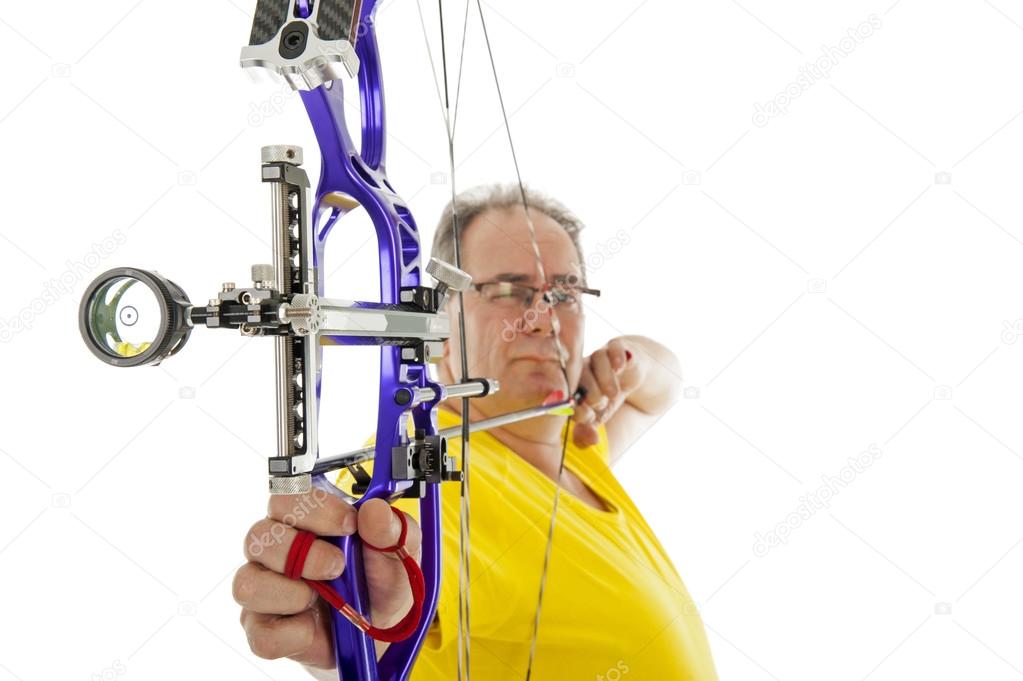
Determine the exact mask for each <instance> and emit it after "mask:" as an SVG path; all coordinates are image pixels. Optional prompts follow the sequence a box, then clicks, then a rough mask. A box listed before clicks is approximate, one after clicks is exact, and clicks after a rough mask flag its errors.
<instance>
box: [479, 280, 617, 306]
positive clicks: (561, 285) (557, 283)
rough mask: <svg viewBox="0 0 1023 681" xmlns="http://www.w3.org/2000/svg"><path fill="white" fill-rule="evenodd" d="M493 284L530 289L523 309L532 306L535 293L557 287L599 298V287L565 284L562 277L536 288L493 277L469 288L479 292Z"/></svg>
mask: <svg viewBox="0 0 1023 681" xmlns="http://www.w3.org/2000/svg"><path fill="white" fill-rule="evenodd" d="M494 284H507V285H508V286H518V287H519V288H522V289H529V290H531V291H532V292H533V293H532V295H531V296H530V297H529V302H527V303H525V304H524V305H523V306H522V307H523V309H525V310H528V309H529V308H531V307H532V306H533V304H534V303H535V302H536V296H537V294H539V293H543V294H546V293H547V292H549V291H554V290H555V289H558V288H568V289H571V290H572V291H575V292H577V293H580V294H583V295H590V296H594V297H595V298H599V297H600V289H595V288H588V287H586V286H576V285H574V284H573V285H567V286H566V284H565V281H564V280H563V279H561V280H556V281H555V282H554V283H553V284H550V283H549V284H546V285H545V286H544V287H543V288H536V287H535V286H530V285H528V284H520V283H519V282H517V281H507V280H503V279H495V280H493V281H481V282H475V281H474V282H473V283H472V284H471V288H472V289H473V290H474V291H476V292H477V293H481V292H482V289H483V287H484V286H493V285H494ZM488 302H489V301H488ZM563 302H565V301H560V302H554V303H553V305H552V307H557V306H559V305H561V304H562V303H563ZM579 302H580V305H581V303H582V299H581V298H580V299H579Z"/></svg>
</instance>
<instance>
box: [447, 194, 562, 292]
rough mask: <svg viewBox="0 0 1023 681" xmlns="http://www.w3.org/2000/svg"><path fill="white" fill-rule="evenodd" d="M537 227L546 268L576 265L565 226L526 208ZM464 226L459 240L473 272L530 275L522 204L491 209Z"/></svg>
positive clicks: (532, 267)
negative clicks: (461, 238)
mask: <svg viewBox="0 0 1023 681" xmlns="http://www.w3.org/2000/svg"><path fill="white" fill-rule="evenodd" d="M529 215H530V218H531V219H532V221H533V227H534V228H535V230H536V241H537V244H538V246H539V247H540V254H541V256H542V258H543V260H544V265H545V269H548V270H550V271H551V272H552V273H553V272H557V274H560V275H567V274H569V273H571V272H573V271H575V269H576V260H577V257H578V256H577V254H576V252H575V245H574V244H573V243H572V239H571V237H569V235H568V233H567V232H566V231H565V229H564V228H563V227H562V226H561V225H559V224H558V223H557V222H556V221H555V220H554V219H553V218H551V217H550V216H548V215H546V214H544V213H541V212H539V211H536V210H530V211H529ZM467 227H468V228H467V229H466V233H465V237H464V238H463V242H462V247H463V248H462V252H463V256H464V264H465V265H466V266H467V267H468V268H471V269H472V270H475V272H474V274H476V275H477V276H482V275H483V274H484V273H486V276H488V277H489V278H494V279H497V278H498V275H502V276H501V277H500V278H501V279H502V280H504V281H516V280H517V279H512V277H516V276H521V277H522V278H523V279H522V280H525V279H529V278H533V277H534V276H535V273H536V254H535V252H534V251H533V244H532V238H531V235H530V232H529V222H528V221H527V220H526V218H525V212H524V211H523V210H522V208H521V207H516V208H514V209H512V208H509V209H490V210H487V211H485V212H483V213H481V214H480V215H479V216H477V217H476V218H475V219H474V220H473V221H472V222H471V223H470V224H469V225H468V226H467Z"/></svg>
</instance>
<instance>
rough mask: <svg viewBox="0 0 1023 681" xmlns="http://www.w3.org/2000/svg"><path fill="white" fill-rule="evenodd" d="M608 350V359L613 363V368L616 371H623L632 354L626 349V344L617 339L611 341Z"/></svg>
mask: <svg viewBox="0 0 1023 681" xmlns="http://www.w3.org/2000/svg"><path fill="white" fill-rule="evenodd" d="M606 350H607V357H608V359H609V360H610V361H611V366H612V367H613V368H614V370H615V371H621V370H622V369H623V368H625V365H626V364H627V363H628V361H629V357H630V356H631V353H630V352H629V351H628V349H627V348H626V347H625V343H623V342H622V341H621V339H618V338H615V339H613V340H611V341H609V342H608V344H607V347H606Z"/></svg>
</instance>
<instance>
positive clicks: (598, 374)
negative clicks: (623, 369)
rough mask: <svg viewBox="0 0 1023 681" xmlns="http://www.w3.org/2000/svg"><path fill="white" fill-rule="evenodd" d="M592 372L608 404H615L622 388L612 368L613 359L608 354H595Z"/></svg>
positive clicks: (592, 361) (591, 363)
mask: <svg viewBox="0 0 1023 681" xmlns="http://www.w3.org/2000/svg"><path fill="white" fill-rule="evenodd" d="M590 370H591V371H592V372H593V377H594V378H595V379H596V380H597V385H599V386H600V392H601V393H603V394H604V396H605V397H607V399H608V402H614V400H615V399H616V398H617V397H618V395H619V393H621V390H622V389H621V386H620V385H619V384H618V375H617V372H616V371H615V369H614V367H612V366H611V359H610V357H608V354H607V353H606V352H595V353H593V356H592V357H591V358H590Z"/></svg>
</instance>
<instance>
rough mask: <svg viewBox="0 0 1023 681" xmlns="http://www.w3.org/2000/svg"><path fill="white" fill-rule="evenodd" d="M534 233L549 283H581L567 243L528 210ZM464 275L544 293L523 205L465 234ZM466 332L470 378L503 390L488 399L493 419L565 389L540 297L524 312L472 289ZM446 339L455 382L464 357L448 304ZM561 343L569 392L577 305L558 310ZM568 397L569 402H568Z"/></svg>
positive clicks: (577, 350)
mask: <svg viewBox="0 0 1023 681" xmlns="http://www.w3.org/2000/svg"><path fill="white" fill-rule="evenodd" d="M529 215H530V217H531V218H532V221H533V226H534V227H535V229H536V237H537V241H538V244H539V248H540V255H541V258H542V262H543V268H544V273H545V275H546V277H547V282H546V283H554V282H556V281H558V280H559V278H565V277H570V278H571V280H572V281H575V282H578V279H576V277H577V276H578V274H579V267H578V264H577V263H578V255H577V253H576V250H575V246H574V245H573V244H572V240H571V238H570V237H569V236H568V234H567V233H566V232H565V230H564V228H562V227H561V225H559V224H558V223H557V222H555V221H554V220H553V219H552V218H550V217H549V216H547V215H545V214H543V213H541V212H539V211H535V210H530V212H529ZM464 233H465V236H464V238H463V239H462V269H464V270H465V271H466V272H468V273H469V274H470V275H472V280H473V283H484V282H495V281H505V282H513V283H516V284H522V285H525V286H532V287H534V288H541V287H542V286H543V285H544V283H545V282H543V281H541V279H540V274H539V272H538V271H537V263H536V255H535V253H534V251H533V245H532V242H531V240H530V234H529V226H528V223H527V221H526V217H525V212H524V211H523V209H522V207H521V206H517V207H515V208H509V209H501V210H488V211H486V212H484V213H482V214H480V215H479V216H478V217H477V218H476V219H475V220H473V222H472V223H470V224H469V225H468V226H467V227H466V228H465V230H464ZM464 300H465V327H466V329H465V333H466V344H467V346H468V349H469V377H470V378H496V379H498V380H499V381H500V383H501V389H500V390H499V391H498V392H497V393H496V394H495V395H494V396H493V397H488V398H485V400H486V402H487V406H486V408H485V411H486V412H487V413H490V414H494V413H502V412H505V411H513V410H516V409H523V408H526V407H532V406H536V405H537V404H539V403H540V402H541V401H542V400H543V399H544V398H545V397H547V396H548V395H550V393H551V392H553V391H556V390H561V391H564V390H565V379H564V377H563V376H562V373H561V365H560V363H559V361H558V353H557V345H556V344H555V341H554V330H553V326H552V320H551V317H550V313H549V311H548V310H549V308H548V306H547V305H546V304H545V303H544V301H543V298H542V296H541V295H539V294H538V295H537V296H536V297H535V299H534V300H533V302H532V305H530V306H529V307H528V308H526V307H524V306H522V305H514V306H512V307H508V306H506V305H498V304H495V303H494V302H489V301H488V300H487V299H486V298H485V297H484V296H483V295H481V294H480V293H479V292H477V291H476V290H475V289H469V290H468V291H466V292H465V294H464ZM451 301H452V302H451V304H450V305H449V306H448V312H449V313H450V315H451V329H452V333H451V339H450V340H449V341H448V343H446V344H445V352H444V364H445V366H446V368H447V372H448V374H449V375H450V376H451V377H452V378H453V379H455V380H458V379H460V377H461V354H460V352H461V350H460V347H459V339H458V332H457V329H458V327H457V323H458V320H457V315H458V301H457V298H452V299H451ZM554 309H555V312H556V314H557V317H558V321H559V323H560V331H559V337H560V339H561V344H562V347H563V348H564V350H565V352H566V354H567V366H568V377H569V381H570V383H571V387H572V388H574V387H575V386H576V384H577V383H578V380H579V375H580V372H581V366H582V364H581V363H582V343H583V315H582V307H581V305H580V306H579V307H578V308H577V309H572V307H571V306H570V305H569V304H563V305H558V306H557V307H556V308H554ZM566 397H567V395H566Z"/></svg>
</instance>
